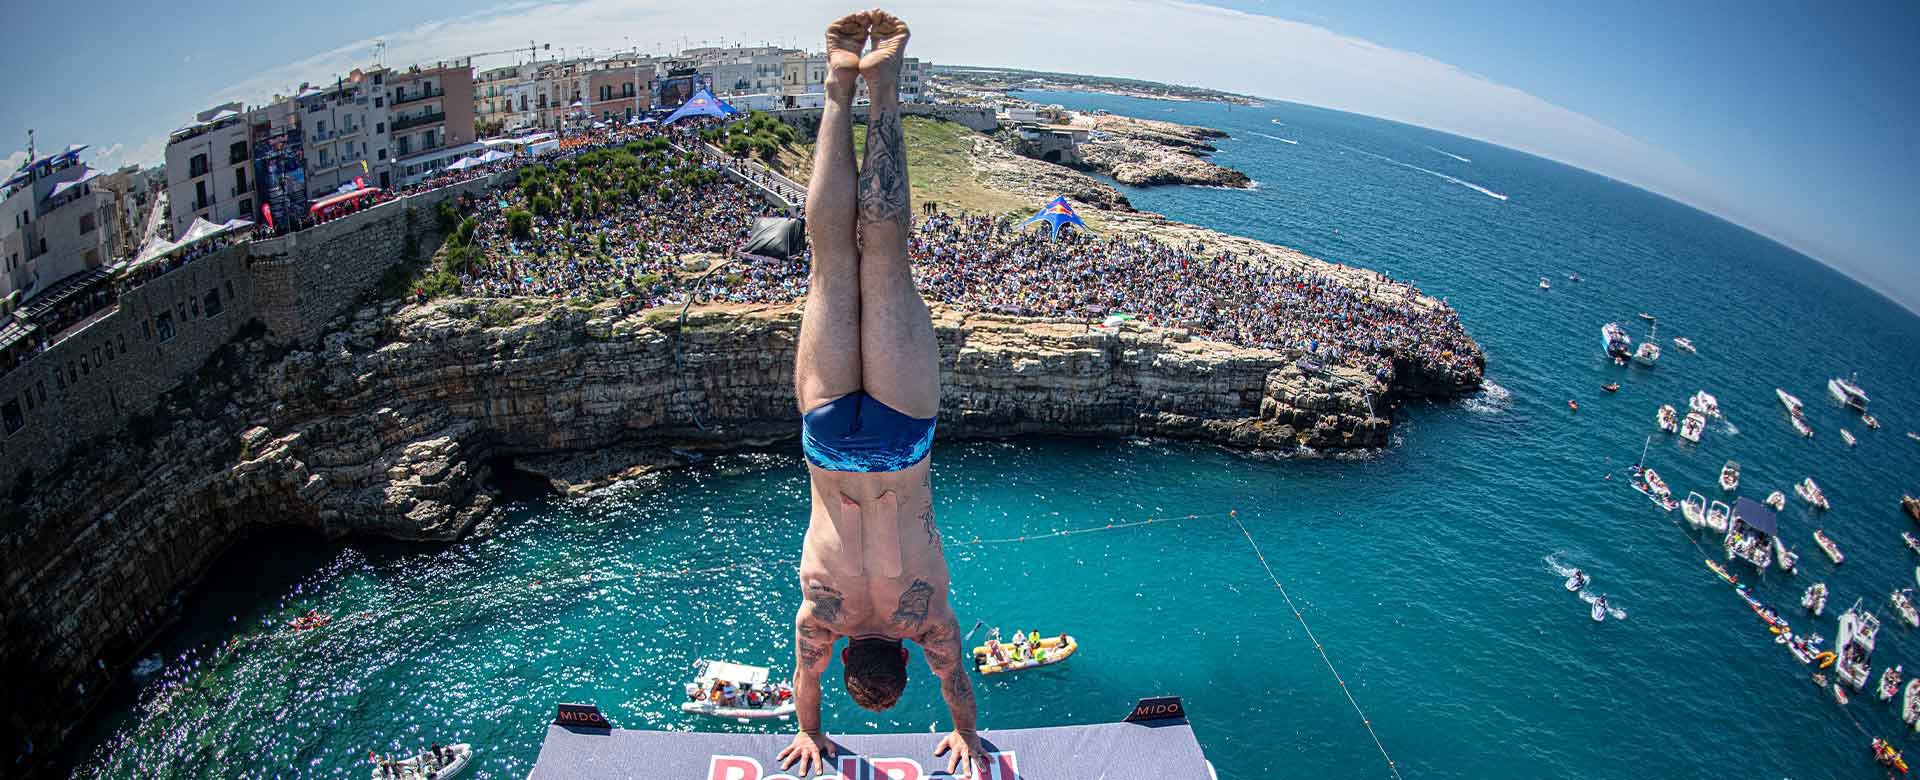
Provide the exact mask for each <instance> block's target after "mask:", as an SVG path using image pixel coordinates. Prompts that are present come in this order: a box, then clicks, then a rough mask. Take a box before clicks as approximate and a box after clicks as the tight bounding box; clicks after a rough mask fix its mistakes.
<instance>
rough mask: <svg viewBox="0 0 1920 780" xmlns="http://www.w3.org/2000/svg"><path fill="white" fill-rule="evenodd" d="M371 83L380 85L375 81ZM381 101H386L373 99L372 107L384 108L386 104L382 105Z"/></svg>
mask: <svg viewBox="0 0 1920 780" xmlns="http://www.w3.org/2000/svg"><path fill="white" fill-rule="evenodd" d="M373 83H375V84H378V83H380V82H378V81H376V82H373ZM383 100H386V98H374V99H373V107H374V108H379V107H381V106H384V105H386V103H384V102H381V101H383Z"/></svg>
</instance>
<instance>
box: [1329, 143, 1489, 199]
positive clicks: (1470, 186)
mask: <svg viewBox="0 0 1920 780" xmlns="http://www.w3.org/2000/svg"><path fill="white" fill-rule="evenodd" d="M1340 146H1341V148H1344V149H1347V150H1350V151H1352V152H1354V153H1356V154H1364V155H1366V156H1368V157H1372V158H1374V159H1376V160H1379V161H1381V162H1384V163H1390V164H1393V165H1398V166H1400V167H1402V168H1411V169H1413V170H1416V171H1419V172H1421V173H1424V174H1427V175H1429V176H1438V177H1440V178H1442V179H1446V180H1447V181H1450V182H1453V183H1454V184H1458V185H1460V186H1462V187H1465V188H1467V189H1470V190H1473V191H1475V192H1478V193H1480V194H1482V195H1485V196H1487V197H1489V198H1495V199H1498V200H1506V199H1507V196H1505V195H1502V194H1500V193H1498V192H1494V191H1493V190H1490V189H1487V188H1485V187H1482V186H1480V185H1478V184H1474V183H1473V182H1470V181H1467V180H1466V179H1458V178H1454V177H1452V176H1448V175H1446V174H1444V173H1441V172H1439V171H1430V170H1427V169H1426V168H1422V167H1420V166H1418V165H1414V164H1412V163H1403V162H1401V161H1399V160H1395V159H1393V158H1392V157H1386V156H1383V155H1378V154H1374V153H1373V152H1369V151H1366V150H1365V149H1355V148H1353V147H1351V146H1347V145H1346V144H1341V145H1340Z"/></svg>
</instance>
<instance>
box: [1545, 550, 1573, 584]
mask: <svg viewBox="0 0 1920 780" xmlns="http://www.w3.org/2000/svg"><path fill="white" fill-rule="evenodd" d="M1560 553H1561V551H1560V550H1554V551H1553V552H1552V553H1550V554H1548V555H1547V557H1546V558H1545V560H1546V562H1547V571H1550V572H1553V573H1554V575H1555V576H1558V577H1571V576H1573V572H1574V568H1573V567H1572V566H1568V565H1566V564H1564V563H1561V562H1560V560H1559V555H1560Z"/></svg>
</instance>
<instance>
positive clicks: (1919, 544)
mask: <svg viewBox="0 0 1920 780" xmlns="http://www.w3.org/2000/svg"><path fill="white" fill-rule="evenodd" d="M1900 539H1901V540H1902V541H1905V542H1906V543H1907V549H1909V550H1912V551H1914V552H1916V553H1920V536H1914V535H1913V532H1912V531H1901V532H1900Z"/></svg>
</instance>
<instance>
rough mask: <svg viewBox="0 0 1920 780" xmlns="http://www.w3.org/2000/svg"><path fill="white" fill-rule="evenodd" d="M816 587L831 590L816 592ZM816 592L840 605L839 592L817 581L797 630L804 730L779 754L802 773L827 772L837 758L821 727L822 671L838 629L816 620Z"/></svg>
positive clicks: (798, 708)
mask: <svg viewBox="0 0 1920 780" xmlns="http://www.w3.org/2000/svg"><path fill="white" fill-rule="evenodd" d="M815 589H820V590H824V591H827V593H821V594H815V593H814V592H812V591H814V590H815ZM816 595H818V596H820V597H826V596H828V595H831V596H832V599H831V601H832V602H833V605H834V606H835V607H837V606H838V604H839V599H838V596H839V594H838V592H837V591H833V590H832V589H831V588H827V587H826V586H824V585H818V584H816V585H814V586H812V587H811V588H809V593H808V594H807V597H808V599H809V601H808V602H807V603H805V604H802V605H800V614H799V616H798V618H797V619H796V620H795V621H794V629H793V656H794V664H793V711H794V715H795V716H796V717H798V718H799V720H800V733H799V734H796V735H794V737H793V742H792V744H789V745H787V747H786V749H785V750H782V751H780V755H779V756H778V760H779V761H780V768H781V769H787V768H789V767H792V766H793V765H794V764H795V763H798V764H799V765H800V769H799V774H800V775H802V776H806V775H810V774H812V773H814V772H816V771H820V772H824V771H826V769H827V762H828V761H830V760H832V758H833V742H832V741H831V740H829V739H827V734H826V732H825V731H822V730H821V728H820V674H821V673H822V672H825V671H826V670H827V661H828V659H830V658H831V657H832V656H833V640H834V632H833V629H831V628H828V627H827V626H826V624H824V623H822V622H820V621H819V620H815V619H814V616H813V613H814V610H815V607H816V606H817V605H816V603H815V602H814V601H812V599H813V598H815V597H816ZM816 765H817V768H816Z"/></svg>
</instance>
